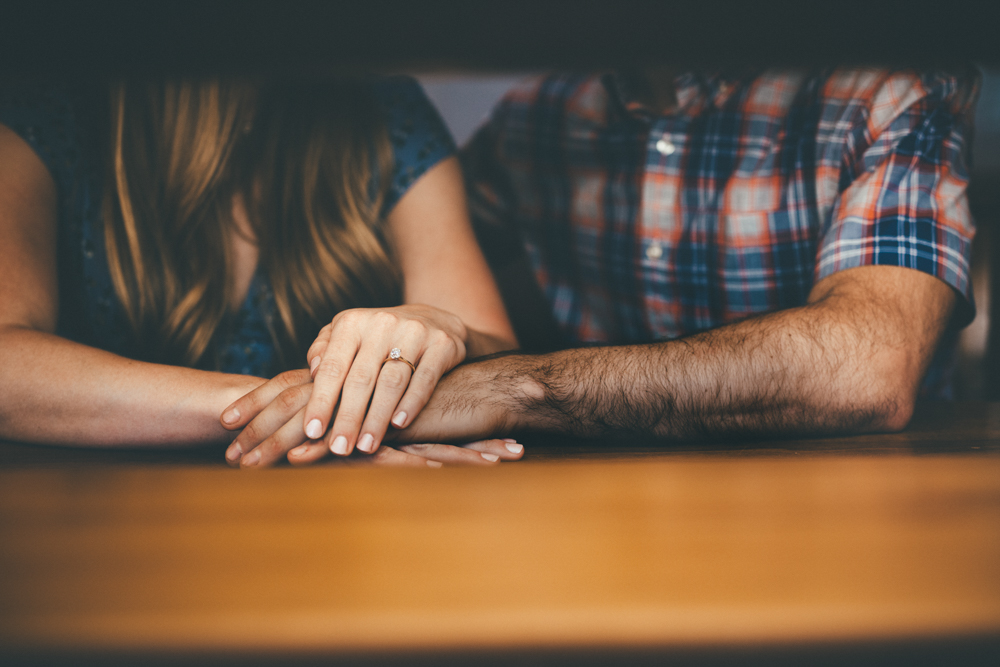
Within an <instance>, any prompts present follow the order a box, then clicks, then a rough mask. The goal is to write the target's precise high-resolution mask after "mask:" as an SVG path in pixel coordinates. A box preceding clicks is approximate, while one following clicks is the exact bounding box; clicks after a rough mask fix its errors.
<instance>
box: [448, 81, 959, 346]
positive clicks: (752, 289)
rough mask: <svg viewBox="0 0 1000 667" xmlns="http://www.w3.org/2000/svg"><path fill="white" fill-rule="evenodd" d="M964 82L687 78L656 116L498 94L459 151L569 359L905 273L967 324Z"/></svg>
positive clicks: (479, 211)
mask: <svg viewBox="0 0 1000 667" xmlns="http://www.w3.org/2000/svg"><path fill="white" fill-rule="evenodd" d="M977 83H978V81H977V77H976V75H975V73H974V72H970V73H969V74H968V75H966V74H961V75H952V74H945V73H927V74H920V73H916V72H912V71H899V72H888V71H878V70H838V71H832V72H822V73H805V72H764V73H761V74H759V75H756V76H753V77H746V78H743V79H742V80H741V79H733V78H726V77H721V76H716V77H702V76H697V75H691V74H688V75H684V76H681V77H679V78H678V79H677V80H676V92H677V106H676V108H675V109H673V110H672V111H671V112H670V113H666V114H657V113H652V112H651V111H650V110H649V109H647V108H645V107H644V106H643V105H642V104H639V103H638V102H635V101H633V100H631V99H629V98H628V97H627V93H626V91H625V90H624V87H623V84H622V80H621V79H619V78H617V77H615V76H613V75H603V76H572V75H553V76H547V77H544V78H541V79H536V80H532V81H530V82H527V83H525V84H524V85H522V86H520V87H518V88H517V89H515V90H513V91H512V92H511V93H509V94H508V95H507V96H506V98H505V99H504V100H503V102H502V103H501V104H500V105H499V106H498V107H497V109H496V111H495V112H494V115H493V117H492V120H491V121H490V123H488V124H487V125H486V126H485V127H484V128H483V129H482V130H481V131H480V132H479V133H478V135H477V136H476V137H475V138H474V139H473V141H472V142H471V143H470V145H469V146H468V147H467V148H466V149H465V151H464V155H463V159H464V162H465V166H466V170H467V172H468V175H469V178H470V197H471V203H472V210H473V213H474V215H475V216H476V217H477V218H478V219H479V221H480V222H483V221H486V222H487V223H489V222H491V221H492V222H495V223H497V224H505V225H511V224H512V225H514V226H515V227H516V229H517V230H518V231H519V233H520V234H521V235H522V237H523V239H524V241H525V243H526V246H527V248H528V251H529V255H530V256H531V258H532V261H533V264H534V268H535V272H536V277H537V279H538V281H539V283H540V284H541V286H542V288H543V291H544V293H545V295H546V297H547V298H548V300H549V302H550V305H551V307H552V312H553V313H554V314H555V317H556V320H557V322H558V323H559V324H560V325H561V327H562V329H563V332H564V334H565V336H566V338H567V342H568V343H626V342H627V343H638V342H651V341H656V340H663V339H668V338H674V337H677V336H682V335H686V334H690V333H693V332H696V331H700V330H704V329H708V328H711V327H715V326H719V325H722V324H725V323H728V322H732V321H734V320H738V319H740V318H745V317H747V316H750V315H754V314H757V313H763V312H767V311H773V310H777V309H783V308H789V307H794V306H799V305H802V304H804V303H805V302H806V298H807V296H808V294H809V291H810V289H811V288H812V286H813V285H814V284H815V283H816V282H817V281H818V280H820V279H822V278H824V277H826V276H828V275H831V274H833V273H835V272H837V271H842V270H844V269H848V268H851V267H856V266H868V265H876V264H883V265H893V266H905V267H910V268H913V269H916V270H918V271H924V272H926V273H929V274H931V275H934V276H937V277H938V278H940V279H941V280H943V281H945V282H946V283H948V284H949V285H951V286H952V287H954V288H955V290H957V291H958V293H959V294H961V295H962V296H963V297H964V299H960V311H961V314H960V317H961V318H962V319H963V323H965V322H967V321H968V320H969V319H971V315H972V313H973V309H972V300H971V294H970V284H969V261H970V254H971V242H972V237H973V234H974V227H973V224H972V221H971V218H970V215H969V211H968V206H967V202H966V197H965V186H966V183H967V181H968V171H969V166H968V158H969V140H970V127H971V109H972V105H973V103H974V97H975V93H976V90H977Z"/></svg>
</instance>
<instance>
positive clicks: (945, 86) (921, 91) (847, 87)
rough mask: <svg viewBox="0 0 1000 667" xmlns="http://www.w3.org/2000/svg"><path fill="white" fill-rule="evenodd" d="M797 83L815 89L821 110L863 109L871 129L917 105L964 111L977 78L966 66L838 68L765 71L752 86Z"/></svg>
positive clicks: (968, 104) (972, 99)
mask: <svg viewBox="0 0 1000 667" xmlns="http://www.w3.org/2000/svg"><path fill="white" fill-rule="evenodd" d="M788 80H798V81H801V82H802V84H804V85H811V86H813V87H814V88H815V89H816V92H817V97H818V100H819V102H820V104H822V105H824V106H827V107H851V108H854V109H864V110H865V111H866V116H868V118H869V119H870V120H869V123H871V124H872V125H873V126H875V127H877V126H879V125H880V124H882V123H885V122H888V121H889V120H890V119H891V118H893V117H895V116H896V115H897V114H898V113H900V112H901V111H902V110H904V109H906V108H908V107H911V106H913V105H914V104H917V103H918V102H920V101H922V100H926V101H929V102H933V103H934V104H944V105H946V106H947V107H948V108H949V109H950V110H952V111H954V112H961V111H963V110H965V109H967V108H968V107H969V106H970V105H971V104H972V102H973V101H974V98H975V91H976V90H977V87H978V83H979V73H978V71H977V70H976V69H975V68H974V67H971V66H967V67H958V68H954V69H927V70H919V69H912V68H902V69H888V68H866V67H844V68H838V69H834V70H827V71H824V72H811V73H808V74H803V73H801V72H784V71H768V72H764V73H762V74H761V75H760V76H759V77H758V78H757V80H756V81H755V84H757V85H760V84H761V83H762V82H765V81H769V82H773V81H788Z"/></svg>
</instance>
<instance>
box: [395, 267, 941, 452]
mask: <svg viewBox="0 0 1000 667" xmlns="http://www.w3.org/2000/svg"><path fill="white" fill-rule="evenodd" d="M890 268H893V269H894V267H890ZM894 270H895V271H903V272H908V273H916V272H912V271H910V270H907V269H894ZM859 275H862V276H868V277H871V276H874V277H875V278H877V281H875V282H870V283H869V284H862V286H861V287H860V288H859V287H858V286H857V285H855V284H854V282H856V281H853V282H852V283H844V286H843V287H841V286H840V285H839V284H838V283H836V282H834V283H831V284H832V285H833V287H832V288H830V289H829V290H827V292H826V293H825V294H821V295H819V296H818V297H817V298H815V299H814V300H813V302H812V303H810V304H809V305H806V306H803V307H801V308H793V309H789V310H785V311H779V312H775V313H771V314H767V315H762V316H758V317H753V318H750V319H747V320H744V321H741V322H737V323H734V324H731V325H728V326H724V327H720V328H718V329H714V330H711V331H707V332H703V333H700V334H697V335H693V336H690V337H687V338H684V339H678V340H673V341H668V342H663V343H656V344H649V345H629V346H620V347H596V348H580V349H572V350H564V351H560V352H555V353H551V354H545V355H538V356H531V355H510V356H506V357H500V358H496V359H491V360H488V361H484V362H478V363H474V364H470V365H468V366H466V367H460V368H458V369H455V371H453V373H452V374H451V375H450V376H447V377H446V378H445V379H444V380H443V381H442V384H441V385H440V386H439V389H438V391H437V392H436V393H435V395H434V396H433V397H432V399H431V403H429V404H428V406H427V408H426V409H425V412H426V414H425V415H422V416H421V419H420V420H418V423H417V424H415V427H416V428H415V429H414V430H412V431H410V432H409V433H404V434H403V435H404V436H406V437H414V438H418V439H419V438H420V437H440V438H461V437H467V436H476V437H478V436H485V435H489V434H495V433H499V432H503V431H510V430H519V429H526V430H535V431H558V432H564V433H573V434H576V435H583V436H598V435H607V434H613V433H643V434H650V435H655V436H659V437H684V438H688V437H713V436H723V435H728V434H767V433H786V434H789V433H831V432H850V431H879V430H897V429H900V428H902V427H903V426H905V424H906V423H907V422H908V421H909V418H910V415H911V414H912V409H913V401H914V399H915V396H916V393H917V388H918V387H919V384H920V381H921V379H922V377H923V374H924V373H925V371H926V367H927V364H928V362H929V360H930V358H931V356H932V353H933V349H934V347H935V345H936V343H937V341H938V339H939V338H940V335H941V333H942V331H943V329H944V327H945V324H946V322H947V319H948V316H949V314H950V312H951V307H952V303H953V298H954V297H953V295H952V294H951V292H950V288H947V287H946V286H943V283H940V282H939V281H936V280H935V279H933V278H930V277H928V276H920V277H919V280H918V283H919V284H920V285H921V286H926V287H927V288H928V289H929V290H931V293H932V294H933V295H934V296H933V298H928V297H927V296H926V295H924V294H923V293H918V292H919V290H914V293H913V297H912V299H910V298H909V297H899V296H898V294H897V295H894V296H893V298H889V299H885V298H880V297H879V294H880V293H881V294H883V295H884V293H885V291H887V290H888V288H889V287H892V281H893V280H895V279H896V278H898V277H899V274H897V273H893V272H888V273H887V272H884V271H883V272H879V273H868V274H859ZM903 277H904V278H908V279H916V277H914V276H907V275H906V274H905V273H904V274H903ZM925 279H926V281H929V282H925ZM876 283H877V284H876ZM862 288H863V289H862ZM880 290H881V291H880ZM900 291H905V290H900ZM913 313H918V314H919V315H920V316H919V317H914V316H913Z"/></svg>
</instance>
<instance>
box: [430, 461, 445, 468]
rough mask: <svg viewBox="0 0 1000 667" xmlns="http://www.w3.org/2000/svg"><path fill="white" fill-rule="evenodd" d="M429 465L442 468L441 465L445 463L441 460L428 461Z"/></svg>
mask: <svg viewBox="0 0 1000 667" xmlns="http://www.w3.org/2000/svg"><path fill="white" fill-rule="evenodd" d="M427 465H429V466H430V467H432V468H440V467H441V466H443V465H444V464H443V463H441V462H440V461H428V462H427Z"/></svg>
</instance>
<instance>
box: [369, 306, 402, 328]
mask: <svg viewBox="0 0 1000 667" xmlns="http://www.w3.org/2000/svg"><path fill="white" fill-rule="evenodd" d="M372 320H373V322H374V324H375V326H376V327H379V328H381V329H388V328H391V327H395V326H396V325H397V324H398V323H399V318H398V317H397V316H396V314H395V313H390V312H388V311H385V310H380V311H378V312H377V313H375V315H374V316H373V318H372Z"/></svg>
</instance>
